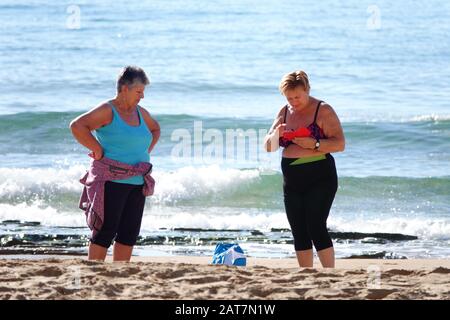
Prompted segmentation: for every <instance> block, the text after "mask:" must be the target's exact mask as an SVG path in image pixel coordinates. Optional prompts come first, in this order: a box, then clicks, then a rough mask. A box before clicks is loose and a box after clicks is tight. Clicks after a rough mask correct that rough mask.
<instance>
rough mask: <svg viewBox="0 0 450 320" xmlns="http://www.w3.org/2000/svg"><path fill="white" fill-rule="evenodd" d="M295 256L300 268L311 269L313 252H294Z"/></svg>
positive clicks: (310, 250)
mask: <svg viewBox="0 0 450 320" xmlns="http://www.w3.org/2000/svg"><path fill="white" fill-rule="evenodd" d="M295 253H296V255H297V261H298V265H299V266H300V268H312V267H313V262H314V256H313V250H312V249H309V250H301V251H295Z"/></svg>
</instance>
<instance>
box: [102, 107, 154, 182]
mask: <svg viewBox="0 0 450 320" xmlns="http://www.w3.org/2000/svg"><path fill="white" fill-rule="evenodd" d="M108 104H109V105H110V106H111V109H112V112H113V118H112V121H111V123H110V124H108V125H106V126H104V127H101V128H99V129H97V130H95V134H96V136H97V139H98V141H99V142H100V144H101V146H102V147H103V152H104V156H105V157H108V158H110V159H113V160H116V161H120V162H124V163H126V164H129V165H136V164H138V163H139V162H149V161H150V155H149V154H148V148H149V147H150V142H151V141H150V139H151V133H150V130H149V129H148V127H147V125H146V124H145V121H144V119H143V118H142V115H141V112H140V111H139V107H138V108H137V111H138V116H139V126H130V125H129V124H128V123H126V122H125V121H124V120H122V118H121V117H120V115H119V113H118V112H117V110H116V107H115V106H114V105H113V104H112V103H111V102H108ZM113 182H119V183H127V184H134V185H142V184H144V178H143V177H142V176H135V177H131V178H128V179H123V180H113Z"/></svg>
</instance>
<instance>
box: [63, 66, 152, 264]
mask: <svg viewBox="0 0 450 320" xmlns="http://www.w3.org/2000/svg"><path fill="white" fill-rule="evenodd" d="M149 83H150V82H149V80H148V78H147V75H146V74H145V72H144V70H142V69H141V68H139V67H135V66H128V67H125V68H123V69H122V70H121V72H120V74H119V77H118V80H117V95H116V97H115V98H114V99H111V100H109V101H107V102H105V103H101V104H100V105H99V106H97V107H95V108H94V109H92V110H90V111H89V112H87V113H85V114H82V115H81V116H79V117H77V118H76V119H74V120H73V121H72V122H71V124H70V128H71V130H72V133H73V135H74V137H75V138H76V139H77V140H78V142H79V143H80V144H82V145H83V146H85V147H87V148H88V149H89V150H90V151H91V152H90V153H89V156H90V157H92V158H93V159H95V160H100V159H102V158H103V157H107V158H109V159H112V160H116V161H119V162H121V163H125V164H129V165H136V164H138V163H140V162H149V161H150V153H151V151H152V150H153V148H154V146H155V144H156V143H157V142H158V139H159V137H160V127H159V124H158V122H157V121H156V120H155V119H154V118H153V117H152V116H151V115H150V113H149V112H148V111H147V110H145V109H144V108H142V107H141V106H139V101H140V100H141V99H143V98H144V90H145V86H146V85H148V84H149ZM93 133H95V136H94V135H93ZM143 184H144V178H143V177H142V176H134V177H131V178H128V179H123V180H112V181H107V182H106V183H105V188H104V189H105V191H104V221H103V224H102V227H101V230H99V231H98V232H96V233H93V235H92V237H91V239H90V244H89V259H91V260H104V259H105V257H106V252H107V250H108V248H109V246H110V245H111V243H112V241H113V240H114V251H113V259H114V261H129V260H130V258H131V254H132V251H133V246H134V245H135V243H136V240H137V237H138V235H139V232H140V228H141V221H142V215H143V211H144V204H145V197H144V195H143V193H142V188H143Z"/></svg>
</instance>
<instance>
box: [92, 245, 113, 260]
mask: <svg viewBox="0 0 450 320" xmlns="http://www.w3.org/2000/svg"><path fill="white" fill-rule="evenodd" d="M107 251H108V248H105V247H102V246H99V245H98V244H95V243H92V242H90V243H89V253H88V260H101V261H105V258H106V252H107Z"/></svg>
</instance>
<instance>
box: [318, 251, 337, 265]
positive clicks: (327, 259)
mask: <svg viewBox="0 0 450 320" xmlns="http://www.w3.org/2000/svg"><path fill="white" fill-rule="evenodd" d="M317 255H318V256H319V260H320V263H321V264H322V267H324V268H334V261H335V259H334V248H333V247H329V248H326V249H323V250H320V251H317Z"/></svg>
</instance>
